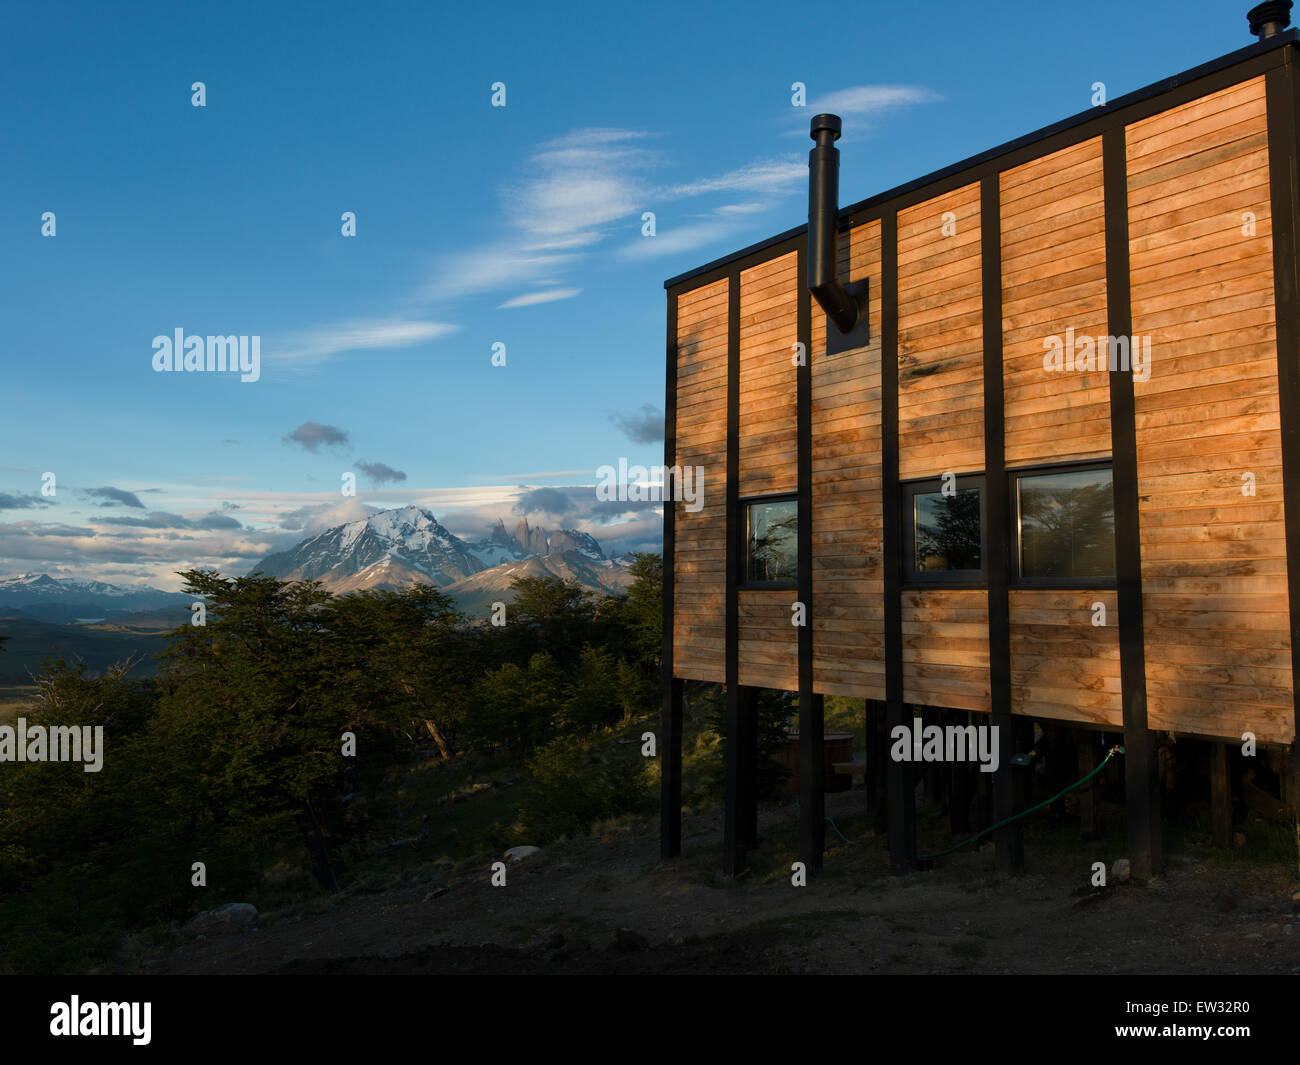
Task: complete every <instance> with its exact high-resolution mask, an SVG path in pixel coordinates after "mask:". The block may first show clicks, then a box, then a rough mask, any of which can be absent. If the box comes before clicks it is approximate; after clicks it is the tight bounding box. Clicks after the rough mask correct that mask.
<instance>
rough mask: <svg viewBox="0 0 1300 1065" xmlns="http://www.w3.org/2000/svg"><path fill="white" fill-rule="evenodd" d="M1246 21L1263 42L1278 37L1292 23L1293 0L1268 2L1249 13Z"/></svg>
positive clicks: (1258, 5)
mask: <svg viewBox="0 0 1300 1065" xmlns="http://www.w3.org/2000/svg"><path fill="white" fill-rule="evenodd" d="M1246 20H1247V21H1248V22H1249V23H1250V32H1251V33H1253V34H1254V35H1255V36H1256V37H1258V38H1259V39H1260V40H1261V41H1266V40H1268V38H1270V37H1276V36H1277V35H1278V34H1279V33H1281V32H1282V31H1283V30H1284V29H1286V28H1287V24H1288V23H1290V21H1291V0H1266V2H1265V3H1262V4H1257V5H1256V6H1255V7H1252V8H1251V9H1250V10H1249V11H1247V12H1246Z"/></svg>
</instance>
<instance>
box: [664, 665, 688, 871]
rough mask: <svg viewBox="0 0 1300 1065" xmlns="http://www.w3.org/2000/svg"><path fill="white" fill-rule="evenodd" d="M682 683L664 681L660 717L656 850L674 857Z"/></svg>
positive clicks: (678, 842)
mask: <svg viewBox="0 0 1300 1065" xmlns="http://www.w3.org/2000/svg"><path fill="white" fill-rule="evenodd" d="M684 694H685V683H684V682H683V681H681V680H678V679H677V678H676V677H669V678H668V679H667V680H666V681H665V683H664V706H663V720H662V724H661V726H660V737H659V792H660V798H659V854H660V857H663V858H675V857H677V855H679V854H681V852H682V698H683V696H684Z"/></svg>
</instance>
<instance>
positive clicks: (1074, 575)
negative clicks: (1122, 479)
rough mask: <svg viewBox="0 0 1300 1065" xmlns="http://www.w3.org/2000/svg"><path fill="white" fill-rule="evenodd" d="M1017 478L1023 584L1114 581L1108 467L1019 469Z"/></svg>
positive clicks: (1015, 503) (1018, 560)
mask: <svg viewBox="0 0 1300 1065" xmlns="http://www.w3.org/2000/svg"><path fill="white" fill-rule="evenodd" d="M1013 481H1014V483H1013V485H1012V492H1011V500H1012V506H1013V507H1014V517H1015V524H1014V526H1013V529H1014V530H1015V531H1016V534H1017V540H1018V547H1017V551H1016V564H1017V568H1018V574H1017V575H1018V577H1019V579H1020V580H1021V582H1024V583H1035V584H1038V583H1041V584H1055V585H1076V586H1077V585H1080V584H1098V583H1103V584H1104V583H1108V582H1112V581H1114V579H1115V505H1114V497H1113V495H1112V492H1111V471H1110V466H1109V465H1106V466H1091V467H1085V468H1082V469H1079V468H1075V469H1057V470H1045V471H1042V472H1034V473H1021V474H1015V475H1013Z"/></svg>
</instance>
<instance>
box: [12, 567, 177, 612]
mask: <svg viewBox="0 0 1300 1065" xmlns="http://www.w3.org/2000/svg"><path fill="white" fill-rule="evenodd" d="M189 602H190V599H189V597H188V596H184V595H178V594H176V593H174V592H164V591H160V590H159V589H157V588H127V587H123V586H122V585H117V584H108V583H106V582H104V581H94V580H83V579H80V578H77V577H51V576H50V575H49V574H47V573H24V574H22V575H21V576H19V577H0V609H3V610H9V611H12V612H16V613H23V614H27V615H30V616H32V617H39V618H42V619H44V620H47V621H72V620H75V619H77V618H81V617H116V616H118V615H121V614H126V613H135V612H139V611H146V610H165V609H168V608H172V607H177V606H178V605H183V606H184V607H185V608H186V609H188V606H189Z"/></svg>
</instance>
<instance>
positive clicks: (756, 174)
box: [658, 156, 808, 200]
mask: <svg viewBox="0 0 1300 1065" xmlns="http://www.w3.org/2000/svg"><path fill="white" fill-rule="evenodd" d="M807 180H808V163H807V161H806V160H804V159H800V158H798V157H793V156H792V157H790V158H784V159H773V160H761V161H759V162H755V163H750V164H749V165H748V166H743V167H741V168H740V169H738V170H732V171H730V172H729V173H726V174H720V175H718V176H717V177H711V178H700V179H698V180H696V181H690V182H687V183H685V184H682V185H669V186H666V187H665V188H663V189H661V190H660V191H659V196H658V198H659V199H662V200H680V199H683V198H685V197H689V196H703V195H706V194H707V193H711V192H754V193H760V194H767V195H769V196H772V195H779V194H781V193H783V192H787V191H789V190H790V189H791V188H792V187H794V186H796V185H800V184H803V183H804V182H806V181H807Z"/></svg>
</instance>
